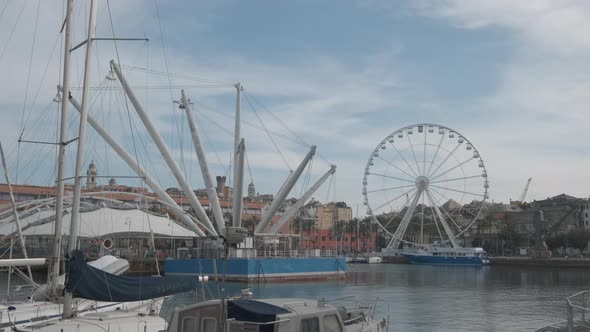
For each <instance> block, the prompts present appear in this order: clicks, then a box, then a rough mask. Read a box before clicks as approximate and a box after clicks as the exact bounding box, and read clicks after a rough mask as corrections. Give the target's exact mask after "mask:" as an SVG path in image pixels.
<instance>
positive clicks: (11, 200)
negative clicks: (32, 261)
mask: <svg viewBox="0 0 590 332" xmlns="http://www.w3.org/2000/svg"><path fill="white" fill-rule="evenodd" d="M0 157H2V167H3V168H4V177H5V178H6V184H8V192H9V194H10V204H11V205H12V212H13V213H14V222H15V224H16V230H17V231H18V238H19V240H20V246H21V250H22V252H23V256H24V258H25V259H26V260H28V259H29V256H28V255H27V248H26V247H25V237H24V236H23V231H22V229H21V228H20V220H19V218H18V210H17V209H16V202H15V200H14V194H13V193H12V185H11V184H10V176H9V175H8V167H7V166H6V159H5V158H4V150H3V149H2V143H1V142H0ZM10 250H11V253H12V248H11V249H10ZM27 272H28V273H29V278H31V280H33V274H32V273H31V266H30V265H27Z"/></svg>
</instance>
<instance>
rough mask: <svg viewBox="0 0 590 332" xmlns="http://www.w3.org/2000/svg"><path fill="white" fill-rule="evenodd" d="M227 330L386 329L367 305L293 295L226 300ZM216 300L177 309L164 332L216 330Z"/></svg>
mask: <svg viewBox="0 0 590 332" xmlns="http://www.w3.org/2000/svg"><path fill="white" fill-rule="evenodd" d="M225 303H226V306H227V308H226V309H227V320H226V326H225V331H227V332H344V331H351V332H352V331H358V332H360V331H368V330H371V331H386V327H387V326H386V324H385V323H386V322H385V320H384V321H383V323H381V322H378V323H377V324H374V323H371V322H370V319H369V317H368V312H369V310H368V309H370V308H357V309H356V310H347V309H345V308H344V307H335V306H332V305H329V304H326V302H325V301H322V300H320V301H314V300H307V299H296V298H280V299H260V300H251V299H244V298H240V299H228V300H226V301H225ZM221 304H222V303H221V301H220V300H212V301H206V302H202V303H197V304H193V305H190V306H186V307H180V308H177V309H176V310H175V311H174V313H173V315H172V318H171V319H170V322H169V325H168V330H167V331H168V332H189V331H190V332H219V331H223V330H222V329H221V326H219V324H221V322H222V320H221V319H222V317H223V316H222V315H221V314H220V313H221V311H222V308H221Z"/></svg>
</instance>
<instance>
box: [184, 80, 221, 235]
mask: <svg viewBox="0 0 590 332" xmlns="http://www.w3.org/2000/svg"><path fill="white" fill-rule="evenodd" d="M181 98H182V106H183V109H184V111H185V112H186V117H187V120H188V125H189V128H190V130H191V136H192V138H193V145H194V146H195V152H196V153H197V159H198V160H199V166H200V167H201V174H202V175H203V181H204V182H205V187H206V188H207V197H209V208H210V209H211V210H212V211H213V217H214V218H215V223H216V224H217V231H218V232H219V233H220V234H224V232H225V223H224V220H223V212H222V211H221V204H219V197H218V196H217V191H216V190H215V185H214V183H213V179H212V178H211V173H210V172H209V164H208V163H207V156H206V155H205V149H204V148H203V144H202V143H201V137H200V136H199V130H198V128H197V125H196V123H195V119H194V117H193V113H192V110H191V105H190V100H189V99H188V98H186V95H185V94H184V90H182V91H181Z"/></svg>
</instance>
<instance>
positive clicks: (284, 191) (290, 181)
mask: <svg viewBox="0 0 590 332" xmlns="http://www.w3.org/2000/svg"><path fill="white" fill-rule="evenodd" d="M315 151H316V146H315V145H312V146H311V149H310V150H309V152H308V153H307V155H306V156H305V158H303V161H302V162H301V163H300V164H299V166H297V169H295V172H293V173H292V174H290V175H289V177H288V178H287V181H286V182H285V184H284V185H283V187H281V189H280V190H279V192H277V195H276V196H275V198H274V199H273V201H272V203H271V204H270V207H269V208H268V210H267V211H266V213H265V214H264V215H263V216H262V220H261V221H260V223H258V226H256V230H255V233H262V231H264V229H265V228H266V226H268V224H269V223H270V221H271V220H272V217H273V216H274V215H275V213H276V212H277V211H278V210H279V208H280V207H281V204H283V201H284V200H285V198H286V197H287V195H289V192H291V189H293V186H294V185H295V183H296V182H297V180H298V179H299V177H300V176H301V173H303V170H304V169H305V167H306V166H307V164H308V163H309V161H310V160H311V158H312V157H313V155H314V154H315Z"/></svg>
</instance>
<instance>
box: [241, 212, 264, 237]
mask: <svg viewBox="0 0 590 332" xmlns="http://www.w3.org/2000/svg"><path fill="white" fill-rule="evenodd" d="M259 222H260V218H258V217H257V216H251V217H250V218H248V219H245V220H242V227H244V228H246V229H248V235H250V236H254V229H255V228H256V225H258V223H259Z"/></svg>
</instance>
